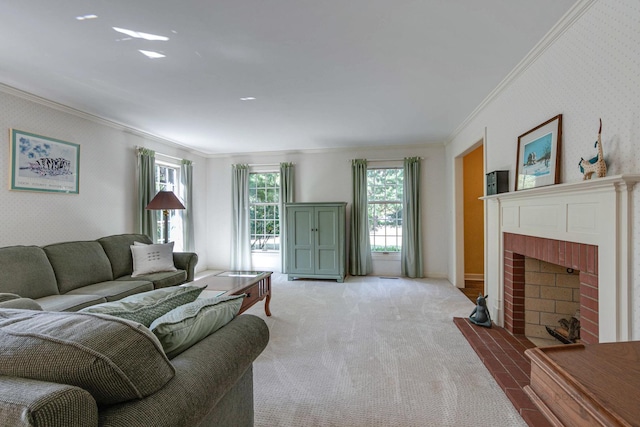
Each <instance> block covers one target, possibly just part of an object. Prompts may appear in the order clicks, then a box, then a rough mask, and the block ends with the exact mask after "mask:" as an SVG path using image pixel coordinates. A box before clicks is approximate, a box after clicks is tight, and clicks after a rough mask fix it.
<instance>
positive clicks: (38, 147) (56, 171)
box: [9, 129, 80, 194]
mask: <svg viewBox="0 0 640 427" xmlns="http://www.w3.org/2000/svg"><path fill="white" fill-rule="evenodd" d="M9 141H10V144H11V180H10V181H11V189H12V190H26V191H46V192H54V193H69V194H78V192H79V184H80V173H79V170H80V145H78V144H73V143H71V142H66V141H61V140H59V139H53V138H49V137H46V136H42V135H36V134H33V133H29V132H24V131H21V130H16V129H11V130H10V138H9Z"/></svg>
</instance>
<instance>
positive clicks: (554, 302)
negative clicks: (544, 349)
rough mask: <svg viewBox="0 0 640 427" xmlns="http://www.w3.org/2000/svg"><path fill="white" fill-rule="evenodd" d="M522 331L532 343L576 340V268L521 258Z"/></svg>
mask: <svg viewBox="0 0 640 427" xmlns="http://www.w3.org/2000/svg"><path fill="white" fill-rule="evenodd" d="M524 265H525V274H524V276H525V295H524V321H525V325H524V334H525V336H526V337H527V338H528V339H529V340H530V341H531V342H533V343H534V344H535V345H537V346H539V347H541V346H547V345H557V344H560V343H563V344H570V343H575V342H579V339H580V271H579V270H575V269H573V268H566V267H563V266H561V265H557V264H552V263H549V262H546V261H541V260H539V259H535V258H530V257H525V260H524Z"/></svg>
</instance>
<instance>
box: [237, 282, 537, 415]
mask: <svg viewBox="0 0 640 427" xmlns="http://www.w3.org/2000/svg"><path fill="white" fill-rule="evenodd" d="M272 289H273V296H272V298H271V313H272V314H273V316H271V317H267V316H265V314H264V304H263V303H258V304H256V305H255V306H254V307H252V308H251V309H250V310H249V311H248V313H251V314H255V315H258V316H260V317H262V318H263V319H265V321H266V322H267V324H268V326H269V330H270V332H271V339H270V341H269V345H268V346H267V348H266V349H265V351H264V352H263V353H262V354H261V355H260V356H259V357H258V359H257V360H256V361H255V362H254V396H255V425H256V426H258V427H261V426H264V427H267V426H268V427H276V426H282V427H285V426H296V427H297V426H348V427H360V426H362V427H364V426H367V427H369V426H381V427H382V426H384V427H388V426H398V427H399V426H402V427H409V426H476V427H479V426H494V427H495V426H509V427H512V426H526V423H525V422H524V421H523V420H522V418H521V417H520V415H519V414H518V413H517V412H516V410H515V409H514V408H513V406H512V405H511V402H510V401H509V400H508V398H507V397H506V396H505V394H504V393H503V392H502V390H501V389H500V387H499V386H498V384H497V383H496V382H495V380H494V379H493V377H492V376H491V374H490V373H489V372H488V371H487V369H486V368H485V367H484V365H483V364H482V362H481V361H480V359H479V358H478V356H477V355H476V354H475V352H474V351H473V349H472V348H471V347H470V346H469V344H468V343H467V341H466V340H465V338H464V337H463V336H462V334H461V333H460V331H459V330H458V328H456V326H455V325H454V323H453V320H452V319H453V317H456V316H457V317H461V316H462V317H465V316H468V315H469V314H470V313H471V311H472V310H473V307H474V304H473V303H472V302H471V301H469V300H468V299H467V298H466V297H465V296H464V295H463V294H462V293H461V292H460V291H459V290H457V289H456V288H455V287H453V286H452V285H451V284H450V283H449V282H448V281H446V280H439V279H404V278H398V279H385V278H379V277H349V278H347V280H346V281H345V283H336V282H335V281H329V280H326V281H325V280H295V281H291V282H289V281H287V280H286V276H284V275H281V274H274V276H273V279H272Z"/></svg>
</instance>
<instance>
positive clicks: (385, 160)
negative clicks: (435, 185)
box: [347, 157, 424, 162]
mask: <svg viewBox="0 0 640 427" xmlns="http://www.w3.org/2000/svg"><path fill="white" fill-rule="evenodd" d="M418 159H420V160H424V157H418ZM354 160H358V159H351V160H347V161H348V162H352V161H354ZM364 160H366V161H367V162H402V161H404V158H402V159H364Z"/></svg>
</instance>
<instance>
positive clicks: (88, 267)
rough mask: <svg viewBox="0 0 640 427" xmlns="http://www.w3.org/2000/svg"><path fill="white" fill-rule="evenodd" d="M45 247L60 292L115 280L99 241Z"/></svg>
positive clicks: (63, 292)
mask: <svg viewBox="0 0 640 427" xmlns="http://www.w3.org/2000/svg"><path fill="white" fill-rule="evenodd" d="M42 249H44V251H45V253H46V254H47V258H49V262H51V266H52V267H53V271H54V272H55V274H56V279H57V281H58V290H59V291H60V293H61V294H65V293H67V292H69V291H72V290H74V289H76V288H81V287H82V286H87V285H92V284H94V283H98V282H106V281H109V280H113V273H112V272H111V263H110V262H109V258H108V257H107V254H106V253H105V252H104V249H102V245H100V243H98V242H96V241H91V242H79V241H77V242H64V243H56V244H53V245H48V246H44V247H43V248H42Z"/></svg>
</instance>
